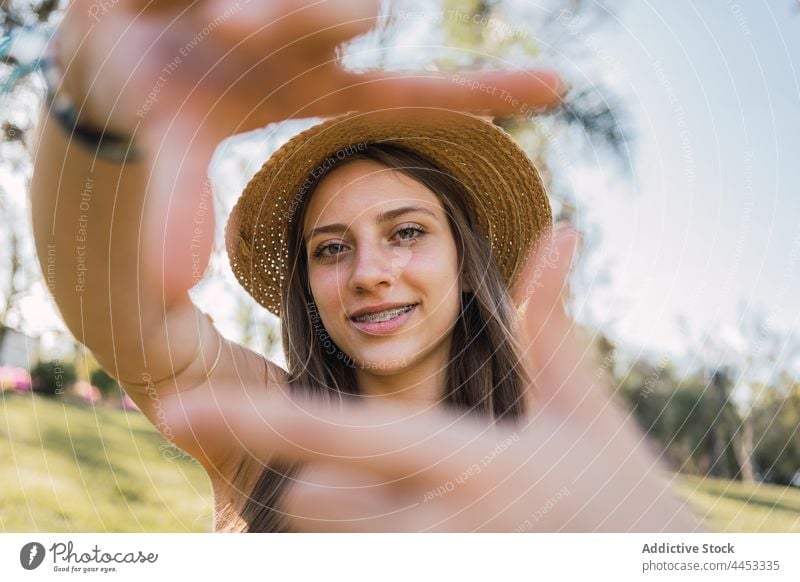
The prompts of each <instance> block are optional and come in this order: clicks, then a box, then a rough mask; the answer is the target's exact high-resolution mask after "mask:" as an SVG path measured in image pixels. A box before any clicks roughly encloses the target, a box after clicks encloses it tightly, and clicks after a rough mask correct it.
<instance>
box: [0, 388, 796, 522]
mask: <svg viewBox="0 0 800 582" xmlns="http://www.w3.org/2000/svg"><path fill="white" fill-rule="evenodd" d="M0 463H1V464H2V467H3V477H4V478H3V481H2V485H0V486H2V488H3V491H2V495H0V532H32V531H46V532H88V531H107V532H122V531H124V532H196V531H201V532H202V531H210V530H211V523H212V522H211V518H212V498H211V486H210V484H209V481H208V478H207V477H206V474H205V472H204V471H203V469H202V468H201V467H200V466H199V465H198V464H197V463H196V462H195V461H193V460H191V459H189V458H187V457H186V456H184V455H181V454H180V452H179V451H177V450H176V449H174V448H172V447H170V446H169V445H168V443H167V442H166V441H165V440H164V438H163V437H161V435H160V434H159V433H158V432H157V431H156V430H155V429H154V428H153V427H152V426H151V425H150V423H149V422H148V421H147V420H146V419H145V418H144V417H143V416H142V415H141V414H139V413H137V412H125V411H122V410H116V409H112V408H106V407H103V406H98V407H95V408H92V407H90V406H85V405H80V404H75V403H70V402H67V401H65V400H55V399H51V398H45V397H41V396H35V395H20V394H14V393H5V395H3V394H2V393H0ZM676 491H677V493H679V494H680V495H682V496H683V497H684V498H686V499H687V500H688V503H689V505H691V506H692V508H693V509H694V511H695V513H696V514H697V515H699V516H700V517H701V518H704V523H705V526H706V527H707V528H708V529H709V530H711V531H720V532H756V531H759V532H800V489H796V488H792V487H779V486H775V485H765V484H758V485H744V484H742V483H739V482H736V481H725V480H720V479H708V478H707V479H701V478H698V477H689V476H680V477H678V478H677V479H676Z"/></svg>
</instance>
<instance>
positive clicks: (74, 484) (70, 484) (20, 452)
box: [0, 393, 212, 532]
mask: <svg viewBox="0 0 800 582" xmlns="http://www.w3.org/2000/svg"><path fill="white" fill-rule="evenodd" d="M0 464H1V465H2V467H3V481H2V485H0V487H2V489H3V491H2V495H0V531H5V532H31V531H46V532H91V531H101V532H197V531H200V532H203V531H210V530H211V523H212V522H211V516H212V496H211V485H210V482H209V480H208V478H207V477H206V473H205V471H204V470H203V468H202V467H200V465H198V464H197V463H196V462H195V461H194V460H192V459H190V458H187V457H186V456H185V455H183V454H181V452H180V451H178V450H177V449H175V448H174V447H170V446H169V444H168V442H167V441H166V440H165V439H164V438H163V437H162V436H161V435H160V434H159V433H158V432H157V431H156V430H155V429H154V428H153V427H152V426H151V425H150V423H149V422H148V421H147V419H145V418H144V416H143V415H141V414H140V413H138V412H125V411H122V410H117V409H113V408H107V407H105V406H97V407H94V408H93V407H91V406H85V405H80V404H76V403H69V402H67V401H65V400H61V399H58V400H57V399H52V398H46V397H42V396H38V395H30V394H27V395H24V394H14V393H5V394H4V395H3V394H2V393H0Z"/></svg>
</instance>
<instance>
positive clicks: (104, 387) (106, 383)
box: [89, 368, 120, 398]
mask: <svg viewBox="0 0 800 582" xmlns="http://www.w3.org/2000/svg"><path fill="white" fill-rule="evenodd" d="M89 382H90V383H91V384H92V386H97V388H98V389H99V390H100V392H101V393H102V394H103V397H105V398H107V397H109V396H111V395H117V394H119V391H120V387H119V384H118V383H117V381H116V380H114V378H112V377H111V376H109V375H108V373H107V372H106V371H105V370H103V368H97V369H96V370H95V371H94V372H92V373H91V375H90V376H89Z"/></svg>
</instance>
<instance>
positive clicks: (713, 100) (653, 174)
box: [573, 0, 800, 355]
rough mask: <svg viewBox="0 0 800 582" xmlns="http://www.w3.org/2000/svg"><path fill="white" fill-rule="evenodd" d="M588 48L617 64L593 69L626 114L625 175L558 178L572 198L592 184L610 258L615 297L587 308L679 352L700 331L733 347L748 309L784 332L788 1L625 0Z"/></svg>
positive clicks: (631, 334) (792, 150)
mask: <svg viewBox="0 0 800 582" xmlns="http://www.w3.org/2000/svg"><path fill="white" fill-rule="evenodd" d="M597 46H599V47H601V50H602V54H601V55H600V56H601V59H600V60H603V61H604V62H607V63H614V64H615V65H621V66H613V67H607V69H608V71H607V77H606V79H607V81H608V82H609V84H610V85H611V86H612V87H614V89H615V91H616V92H618V93H619V94H620V95H622V96H623V98H624V102H625V104H626V107H627V108H628V110H629V111H630V112H631V114H632V115H633V120H634V122H633V126H634V127H635V128H636V132H635V136H634V139H633V140H632V142H631V144H630V151H631V160H632V165H633V168H634V171H633V174H632V178H631V180H630V181H629V182H628V183H627V184H620V183H619V182H616V181H613V180H609V179H608V178H607V173H604V172H603V171H602V169H601V168H598V167H594V168H590V169H589V170H587V171H585V172H578V173H577V174H576V175H575V176H573V180H574V186H575V190H576V191H577V192H578V194H577V198H578V201H579V203H580V200H581V199H582V196H581V191H582V190H584V189H585V190H588V189H591V188H598V187H599V188H601V189H602V190H603V194H604V196H601V197H599V199H600V200H602V203H597V200H598V197H596V196H594V197H590V196H585V197H584V198H587V199H588V198H591V200H592V202H591V203H590V204H589V205H588V206H589V207H587V208H585V212H586V214H587V215H588V216H587V218H591V219H594V220H598V221H599V223H600V224H601V225H602V227H601V231H602V237H601V241H600V242H599V248H600V249H601V250H599V251H598V252H599V254H601V255H602V256H603V257H605V258H608V260H610V261H611V262H612V274H611V279H612V283H611V292H610V293H609V294H608V295H612V296H614V297H616V298H617V299H616V301H614V300H611V301H607V302H606V303H605V304H604V305H599V306H598V309H600V310H602V309H605V310H606V312H607V313H608V314H609V316H610V317H611V316H612V314H613V317H614V318H616V320H615V321H614V322H613V323H612V325H611V329H612V330H613V332H614V333H616V334H618V336H619V337H620V338H621V339H623V340H624V341H625V342H626V343H630V344H639V345H641V346H643V347H644V348H647V349H650V350H651V351H652V352H654V353H663V354H672V355H679V354H681V353H686V351H687V348H690V347H691V346H692V345H696V342H697V340H699V338H700V337H702V335H703V333H705V332H706V331H708V330H716V332H715V335H717V336H718V337H720V338H721V339H723V340H724V341H725V342H726V343H727V344H728V345H730V347H731V353H732V354H733V355H736V354H737V348H738V347H740V346H739V344H740V343H741V341H742V338H741V337H739V335H740V334H738V333H737V332H736V330H737V329H738V328H739V326H740V324H741V322H742V321H744V320H745V319H746V318H748V317H750V314H751V313H752V312H755V311H759V310H760V311H761V312H762V313H763V314H764V316H765V317H766V323H767V325H768V327H769V328H772V329H775V330H780V331H784V332H786V331H796V330H797V328H798V323H799V322H798V313H800V300H799V297H800V293H799V291H800V266H799V265H798V260H800V196H799V195H798V194H800V186H798V185H799V184H800V165H799V164H798V163H797V155H798V153H800V90H798V83H800V80H798V74H797V65H798V60H799V59H798V57H800V11H798V10H797V9H795V8H794V7H793V5H792V3H791V2H789V1H781V0H773V1H771V2H764V1H750V2H746V3H745V2H738V3H737V2H732V1H727V0H715V1H709V2H688V1H683V0H677V1H676V0H673V1H670V2H658V3H655V2H645V1H639V2H629V3H626V4H625V6H624V8H623V9H622V10H621V13H620V14H619V21H618V23H617V24H616V25H615V26H609V27H606V28H605V29H604V32H603V34H601V35H599V38H598V42H597ZM604 178H605V179H604ZM579 207H580V206H579ZM589 295H591V291H590V293H589ZM600 295H603V294H602V293H601V294H600ZM589 300H590V301H591V299H589ZM681 316H682V317H683V318H685V321H686V324H685V325H684V326H681V325H680V324H679V323H678V322H679V318H680V317H681ZM682 327H683V329H684V331H685V333H684V332H682V331H681V328H682ZM739 355H741V354H739Z"/></svg>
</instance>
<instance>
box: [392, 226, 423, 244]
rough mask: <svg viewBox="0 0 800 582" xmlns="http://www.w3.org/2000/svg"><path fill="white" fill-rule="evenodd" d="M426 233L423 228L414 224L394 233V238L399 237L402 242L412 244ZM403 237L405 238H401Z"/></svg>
mask: <svg viewBox="0 0 800 582" xmlns="http://www.w3.org/2000/svg"><path fill="white" fill-rule="evenodd" d="M426 234H427V232H426V231H425V229H424V228H422V227H421V226H419V225H416V224H407V225H404V226H403V227H402V228H400V229H399V230H398V231H397V232H395V236H400V240H402V241H403V242H412V241H415V240H417V239H420V238H422V237H423V236H425V235H426ZM401 235H405V236H401Z"/></svg>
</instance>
